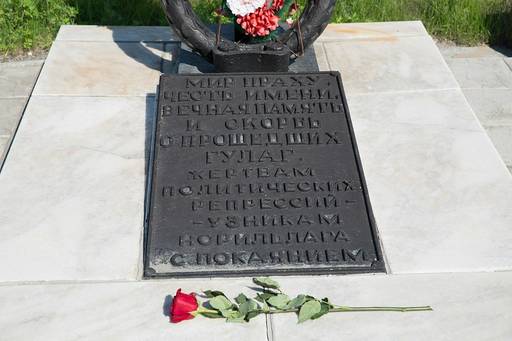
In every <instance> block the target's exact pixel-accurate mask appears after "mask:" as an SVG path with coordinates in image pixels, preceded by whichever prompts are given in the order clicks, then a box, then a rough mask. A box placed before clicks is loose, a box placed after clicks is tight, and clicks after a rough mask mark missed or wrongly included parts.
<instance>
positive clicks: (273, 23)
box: [216, 0, 298, 43]
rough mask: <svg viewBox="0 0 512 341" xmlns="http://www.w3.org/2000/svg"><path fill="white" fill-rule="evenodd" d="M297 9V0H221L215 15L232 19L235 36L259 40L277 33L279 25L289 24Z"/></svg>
mask: <svg viewBox="0 0 512 341" xmlns="http://www.w3.org/2000/svg"><path fill="white" fill-rule="evenodd" d="M297 10H298V6H297V3H296V0H223V1H222V7H221V8H220V9H219V10H218V11H216V15H219V16H224V17H227V18H228V19H230V20H232V21H233V23H234V25H235V33H236V37H237V40H241V41H243V42H247V43H260V42H265V41H270V40H272V39H273V38H275V37H277V35H278V33H279V29H280V27H281V26H284V27H286V25H288V26H289V27H291V26H292V25H293V16H294V15H295V13H296V12H297Z"/></svg>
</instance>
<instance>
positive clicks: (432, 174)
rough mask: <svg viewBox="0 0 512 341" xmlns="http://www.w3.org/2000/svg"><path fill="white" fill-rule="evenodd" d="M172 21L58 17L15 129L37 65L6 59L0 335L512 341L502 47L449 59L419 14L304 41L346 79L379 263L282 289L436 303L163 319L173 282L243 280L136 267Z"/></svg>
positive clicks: (190, 285)
mask: <svg viewBox="0 0 512 341" xmlns="http://www.w3.org/2000/svg"><path fill="white" fill-rule="evenodd" d="M166 31H167V30H163V29H161V28H144V29H143V30H142V31H139V30H138V29H136V28H133V29H129V28H117V29H116V28H102V27H95V28H90V27H77V28H76V29H75V28H74V27H64V28H63V29H62V30H61V34H60V35H59V37H58V38H57V43H56V44H55V45H54V47H53V48H52V50H53V52H50V55H49V57H48V60H47V62H46V65H45V70H43V73H42V75H41V77H40V79H39V82H38V86H37V88H36V90H35V91H34V95H33V97H32V98H31V99H30V103H29V105H28V106H27V109H26V112H25V115H24V118H23V120H22V121H21V125H19V119H20V117H21V113H22V112H23V110H24V107H25V101H26V100H27V98H28V96H29V94H30V92H31V89H32V84H33V82H34V80H35V79H36V77H37V74H38V72H39V68H40V66H41V65H42V62H41V61H40V62H38V63H39V64H38V63H37V62H26V63H24V64H23V63H16V64H12V65H11V64H1V65H0V108H2V109H1V111H0V112H1V114H0V148H2V150H4V149H6V148H7V149H9V147H6V146H10V145H11V141H12V137H13V134H14V132H16V131H17V133H16V139H15V140H14V143H12V148H11V149H10V152H9V155H8V158H7V161H6V163H5V167H4V168H3V170H2V172H1V173H0V222H1V223H0V233H1V235H2V236H4V238H3V239H2V240H0V265H1V266H0V268H2V272H1V273H0V302H2V303H4V304H0V325H1V326H2V327H3V328H2V336H4V337H5V338H6V339H9V340H47V339H58V340H63V339H84V338H87V339H96V340H112V339H124V340H149V339H151V340H164V339H169V338H174V339H179V340H196V339H197V338H198V335H203V334H206V333H208V334H207V335H211V338H213V339H214V340H229V341H231V340H238V339H240V338H243V339H245V340H248V341H250V340H251V341H252V340H262V341H274V340H275V341H277V340H279V341H281V340H334V339H340V338H341V339H347V340H366V339H379V340H411V339H415V340H452V339H468V340H471V339H474V340H485V339H489V340H491V339H492V340H509V339H510V335H512V328H511V327H510V326H512V322H511V321H512V315H511V313H510V309H509V307H510V305H511V302H512V294H511V292H510V290H509V288H510V287H511V286H512V275H511V274H512V272H511V269H512V251H511V250H510V244H511V243H512V232H511V231H510V226H511V222H512V214H511V212H512V211H511V209H510V204H509V203H510V201H511V200H512V186H511V184H512V178H511V177H510V174H509V173H507V170H506V169H505V167H504V164H503V161H502V159H503V160H504V161H505V163H507V165H508V169H509V170H510V169H512V158H511V157H510V156H511V154H512V148H510V146H511V145H512V144H511V142H510V141H509V140H510V135H511V134H512V129H511V127H512V105H511V103H510V98H511V97H510V94H511V91H512V82H511V80H512V74H510V72H512V69H511V68H512V65H511V64H512V61H511V59H510V58H509V57H508V55H507V54H506V53H503V52H502V51H497V50H493V49H490V48H488V47H477V48H459V47H453V46H447V47H446V48H444V47H443V46H441V51H442V54H443V56H444V58H445V60H446V63H445V61H444V60H443V58H442V57H441V55H440V54H439V52H438V51H437V49H436V47H435V46H434V44H433V43H432V41H431V39H430V37H428V36H427V34H426V32H425V31H424V28H423V26H422V25H421V23H419V22H406V23H388V24H386V23H381V24H350V25H330V26H329V28H328V30H327V31H326V34H325V37H323V38H321V39H319V41H318V42H317V43H316V45H315V53H316V59H317V61H318V65H319V68H320V69H321V70H325V69H333V70H341V71H342V73H343V75H344V81H345V85H346V91H347V95H348V100H349V103H350V108H351V113H352V118H353V121H354V122H353V123H354V130H355V133H356V135H357V138H358V144H359V149H360V152H361V157H362V162H363V166H364V168H365V174H366V176H367V181H368V187H369V190H370V196H371V200H372V205H373V206H374V213H375V216H376V220H377V224H378V229H379V233H380V235H381V237H382V242H383V248H384V253H385V256H386V260H387V263H388V267H389V269H388V274H385V275H352V276H315V277H311V276H303V277H291V278H282V279H280V281H281V282H283V285H284V288H285V289H286V291H289V292H290V293H299V292H310V293H312V294H315V295H318V296H320V297H323V296H324V295H327V296H329V297H331V298H332V299H333V302H336V303H340V304H348V305H410V304H414V305H416V304H418V305H423V304H431V305H433V306H434V312H432V313H425V314H423V313H421V314H411V315H401V314H399V315H397V314H376V313H375V314H372V313H369V314H341V315H335V314H332V315H330V316H328V317H325V318H324V319H321V320H319V321H315V322H310V323H307V324H304V325H301V326H296V323H295V319H294V318H295V317H294V316H293V315H290V316H279V317H275V318H268V319H265V317H263V316H260V317H258V318H257V319H255V321H254V322H252V323H251V324H250V325H232V324H224V323H222V322H219V321H211V320H205V319H202V320H200V321H196V322H190V323H183V324H180V325H177V326H174V325H173V326H169V325H168V322H167V321H168V318H167V316H165V308H164V307H165V299H166V296H167V295H168V294H170V293H172V292H174V290H175V289H177V288H179V287H183V289H184V290H187V291H188V290H191V291H200V290H204V289H209V288H218V289H221V290H224V291H225V292H226V293H228V295H234V294H236V293H238V291H240V290H242V291H247V289H248V288H247V284H248V283H249V279H229V280H226V279H222V278H221V279H203V280H195V279H179V280H178V279H169V280H161V281H142V280H141V269H140V266H141V261H140V260H141V254H142V234H143V220H144V219H143V218H144V217H143V210H144V208H143V203H144V195H145V167H146V165H147V145H148V136H149V135H150V134H149V133H148V132H149V131H150V127H152V122H153V121H152V119H153V118H154V116H155V107H154V105H155V96H154V94H155V93H156V88H157V84H158V83H157V82H158V75H159V73H160V72H161V71H162V70H164V69H166V68H168V69H169V70H176V69H177V68H176V65H175V64H174V60H175V57H176V56H175V54H174V53H173V51H175V49H174V47H176V44H177V41H176V40H175V37H173V36H169V35H166V33H165V32H166ZM141 32H142V33H141ZM75 33H76V34H77V36H76V37H75V36H74V34H75ZM148 41H150V44H146V43H145V42H148ZM100 43H101V44H103V45H102V46H101V47H102V48H101V49H98V45H99V44H100ZM84 47H85V48H91V49H96V50H97V51H100V52H101V51H110V52H111V53H108V55H100V54H98V55H96V54H87V52H84V49H83V48H84ZM77 51H81V52H77ZM57 52H60V53H57ZM62 53H66V54H67V55H68V56H72V57H73V59H72V60H71V61H70V62H69V63H67V62H66V59H62V58H60V57H61V54H62ZM81 53H82V54H84V55H85V56H89V57H90V58H82V56H81V55H80V54H81ZM94 58H98V59H100V60H103V59H108V60H109V62H107V63H100V64H98V63H97V61H96V60H95V59H94ZM166 59H167V61H166ZM447 64H448V65H449V66H450V67H451V68H452V71H453V73H454V75H455V78H454V77H453V76H452V72H450V70H449V69H448V67H447ZM112 67H114V69H112ZM29 69H30V70H31V73H29V71H28V70H29ZM108 72H111V73H110V76H111V77H108V76H106V75H108ZM112 72H113V73H112ZM125 73H129V75H126V76H127V77H128V76H130V77H131V78H132V79H137V80H139V81H140V82H138V83H133V81H132V82H129V79H128V80H125V81H124V82H126V84H124V86H125V87H123V83H122V82H120V80H122V79H121V78H120V79H115V76H116V75H117V74H123V75H124V74H125ZM63 75H64V77H63ZM63 78H65V79H63ZM70 80H73V82H71V81H70ZM109 82H110V83H109ZM115 82H119V83H115ZM107 83H108V84H107ZM459 84H460V86H461V87H462V90H461V89H460V88H459ZM105 85H109V87H106V86H105ZM106 90H108V91H109V92H106ZM462 91H464V95H463V93H462ZM468 102H469V104H471V106H472V109H473V110H471V108H470V106H469V104H468ZM473 111H474V112H475V113H476V116H478V118H479V120H476V119H475V114H474V113H473ZM18 125H19V126H20V127H19V129H18ZM482 126H483V127H485V129H486V131H484V130H483V129H482ZM486 132H487V134H489V135H490V136H491V138H492V139H493V141H494V144H495V145H496V149H497V150H498V151H499V152H500V153H501V159H500V157H499V156H498V154H497V151H496V149H495V147H493V145H492V144H491V142H490V140H489V138H488V137H487V135H486ZM2 146H4V147H2ZM294 290H295V291H297V292H293V291H294Z"/></svg>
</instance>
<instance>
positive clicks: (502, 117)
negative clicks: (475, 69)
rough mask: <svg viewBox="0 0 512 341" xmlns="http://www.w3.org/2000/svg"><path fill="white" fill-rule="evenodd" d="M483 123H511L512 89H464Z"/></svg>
mask: <svg viewBox="0 0 512 341" xmlns="http://www.w3.org/2000/svg"><path fill="white" fill-rule="evenodd" d="M463 91H464V95H465V96H466V98H467V100H468V102H469V104H470V105H471V108H472V109H473V111H474V112H475V114H476V115H477V116H478V119H479V120H480V122H482V124H483V125H512V89H464V90H463Z"/></svg>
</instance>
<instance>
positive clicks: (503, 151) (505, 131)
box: [485, 125, 512, 166]
mask: <svg viewBox="0 0 512 341" xmlns="http://www.w3.org/2000/svg"><path fill="white" fill-rule="evenodd" d="M485 130H486V131H487V133H488V134H489V137H490V138H491V140H492V142H493V143H494V145H495V146H496V149H497V150H498V152H499V153H500V155H501V157H502V158H503V161H504V162H505V163H506V164H507V165H508V166H511V165H512V125H503V126H486V127H485Z"/></svg>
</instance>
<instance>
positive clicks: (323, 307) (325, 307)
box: [311, 300, 331, 320]
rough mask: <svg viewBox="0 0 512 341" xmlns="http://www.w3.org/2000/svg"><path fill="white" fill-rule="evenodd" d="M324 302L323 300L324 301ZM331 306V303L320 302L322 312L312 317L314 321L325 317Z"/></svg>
mask: <svg viewBox="0 0 512 341" xmlns="http://www.w3.org/2000/svg"><path fill="white" fill-rule="evenodd" d="M322 301H323V300H322ZM330 308H331V305H330V304H329V303H325V302H320V311H319V312H318V313H316V314H315V315H313V316H312V317H311V319H312V320H316V319H317V318H319V317H322V316H324V315H325V314H327V313H328V312H329V309H330Z"/></svg>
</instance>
